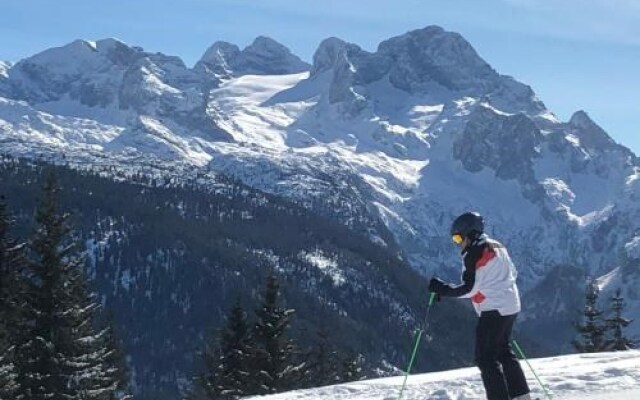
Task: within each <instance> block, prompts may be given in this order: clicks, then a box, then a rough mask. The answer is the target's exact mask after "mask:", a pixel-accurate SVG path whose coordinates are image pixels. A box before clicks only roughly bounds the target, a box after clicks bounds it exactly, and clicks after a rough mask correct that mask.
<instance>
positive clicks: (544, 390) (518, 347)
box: [513, 340, 551, 399]
mask: <svg viewBox="0 0 640 400" xmlns="http://www.w3.org/2000/svg"><path fill="white" fill-rule="evenodd" d="M513 346H514V347H515V348H516V351H517V352H518V354H519V355H520V358H522V359H523V360H524V362H526V363H527V365H528V366H529V369H530V370H531V372H533V376H535V377H536V380H537V381H538V383H539V384H540V387H541V388H542V391H543V392H544V395H545V397H546V398H547V399H551V394H549V392H548V391H547V387H546V386H545V385H544V384H543V383H542V380H540V377H539V376H538V374H536V371H535V370H534V369H533V367H532V366H531V364H530V363H529V360H527V356H525V355H524V351H522V348H521V347H520V345H519V344H518V342H516V341H515V340H514V341H513Z"/></svg>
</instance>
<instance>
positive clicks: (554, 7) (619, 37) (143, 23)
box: [0, 0, 640, 154]
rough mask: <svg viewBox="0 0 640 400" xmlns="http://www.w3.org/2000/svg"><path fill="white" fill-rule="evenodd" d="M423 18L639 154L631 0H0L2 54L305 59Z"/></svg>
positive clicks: (636, 37) (639, 28) (639, 9)
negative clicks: (272, 48)
mask: <svg viewBox="0 0 640 400" xmlns="http://www.w3.org/2000/svg"><path fill="white" fill-rule="evenodd" d="M427 25H440V26H442V27H444V28H445V29H448V30H452V31H457V32H459V33H461V34H462V35H463V36H464V37H465V38H466V39H467V40H468V41H469V42H471V44H472V45H473V46H474V47H475V48H476V50H477V51H478V52H479V53H480V55H481V56H482V57H484V58H485V60H487V61H488V62H489V64H491V65H492V66H493V67H494V68H495V69H496V70H498V72H500V73H503V74H507V75H512V76H514V77H516V78H517V79H519V80H521V81H523V82H524V83H527V84H529V85H531V86H532V87H533V89H534V90H535V91H536V93H537V94H538V96H539V97H540V98H541V99H542V100H543V101H544V102H545V103H546V104H547V106H548V107H549V108H550V109H551V110H553V111H554V112H555V113H556V114H557V115H558V116H559V117H560V118H561V119H563V120H566V119H568V118H569V117H570V116H571V114H572V113H573V112H574V111H576V110H578V109H584V110H586V111H587V112H588V113H589V114H590V115H591V117H592V118H593V119H594V120H595V121H596V122H597V123H599V124H600V125H602V126H603V127H604V128H605V130H607V131H608V132H609V133H610V134H611V136H612V137H613V138H614V139H615V140H617V141H618V142H620V143H622V144H625V145H627V146H629V147H630V148H632V149H633V150H634V151H635V152H636V154H640V77H639V73H638V71H640V0H322V1H309V0H297V1H294V0H262V1H260V0H252V1H249V0H180V1H175V0H173V1H168V0H109V1H104V0H100V1H98V0H59V1H51V0H0V60H9V61H17V60H19V59H20V58H23V57H26V56H29V55H31V54H34V53H36V52H38V51H41V50H43V49H45V48H48V47H52V46H59V45H62V44H65V43H67V42H70V41H72V40H74V39H77V38H83V39H100V38H105V37H116V38H119V39H121V40H123V41H125V42H127V43H129V44H132V45H139V46H142V47H144V48H145V49H147V50H150V51H162V52H164V53H168V54H173V55H178V56H181V57H182V58H183V59H184V60H185V62H186V63H187V64H189V65H192V64H193V63H195V61H197V59H198V58H199V57H200V56H201V55H202V53H203V52H204V51H205V49H206V48H207V47H208V46H209V45H211V44H212V43H213V42H214V41H216V40H226V41H229V42H232V43H236V44H238V45H239V46H246V45H247V44H249V43H250V42H251V41H252V40H253V38H255V36H258V35H266V36H270V37H273V38H274V39H276V40H278V41H280V42H282V43H283V44H285V45H287V46H288V47H289V48H291V50H292V51H293V52H294V53H296V54H298V55H299V56H300V57H302V58H303V59H305V60H307V61H309V60H310V59H311V57H312V55H313V52H314V50H315V49H316V47H317V45H318V43H319V42H320V41H321V40H322V39H324V38H326V37H329V36H337V37H340V38H342V39H344V40H347V41H350V42H354V43H356V44H358V45H360V46H361V47H363V48H365V49H368V50H374V49H375V48H376V46H377V44H378V43H379V42H380V41H382V40H384V39H386V38H389V37H391V36H395V35H398V34H402V33H404V32H406V31H409V30H412V29H416V28H422V27H424V26H427Z"/></svg>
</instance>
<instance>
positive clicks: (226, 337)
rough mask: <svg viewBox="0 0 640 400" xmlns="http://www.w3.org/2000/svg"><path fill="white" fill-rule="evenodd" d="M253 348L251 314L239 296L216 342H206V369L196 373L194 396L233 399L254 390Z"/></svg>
mask: <svg viewBox="0 0 640 400" xmlns="http://www.w3.org/2000/svg"><path fill="white" fill-rule="evenodd" d="M251 350H252V345H251V337H250V336H249V325H248V323H247V317H246V314H245V312H244V310H243V309H242V306H241V305H240V301H239V300H238V301H236V304H235V305H234V306H233V308H232V309H231V311H230V312H229V315H228V317H227V323H226V326H225V328H224V329H223V330H222V331H221V333H220V336H219V338H216V340H215V342H214V344H213V345H210V344H209V345H205V349H204V351H203V353H202V361H203V364H204V367H205V371H204V372H203V373H202V374H200V375H199V376H198V377H196V380H195V384H196V387H195V389H194V391H193V393H191V398H192V399H220V400H231V399H238V398H240V397H242V396H246V395H248V394H251V393H249V392H248V389H249V385H248V382H249V355H250V352H251Z"/></svg>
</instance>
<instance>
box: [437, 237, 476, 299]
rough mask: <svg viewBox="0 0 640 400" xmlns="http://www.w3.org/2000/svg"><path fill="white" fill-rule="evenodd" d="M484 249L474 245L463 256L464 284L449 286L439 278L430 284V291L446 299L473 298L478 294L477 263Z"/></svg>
mask: <svg viewBox="0 0 640 400" xmlns="http://www.w3.org/2000/svg"><path fill="white" fill-rule="evenodd" d="M483 248H484V246H477V245H476V246H474V245H472V246H471V247H470V248H469V251H467V252H466V253H465V254H464V255H463V259H464V271H463V272H462V283H460V284H459V285H449V284H446V283H444V282H442V281H441V280H440V279H438V278H433V279H431V282H430V284H429V290H430V291H432V292H435V293H437V294H439V295H441V296H445V297H472V296H473V294H475V292H477V289H476V286H477V285H476V283H477V282H476V263H477V262H478V260H479V259H480V257H481V255H482V251H483Z"/></svg>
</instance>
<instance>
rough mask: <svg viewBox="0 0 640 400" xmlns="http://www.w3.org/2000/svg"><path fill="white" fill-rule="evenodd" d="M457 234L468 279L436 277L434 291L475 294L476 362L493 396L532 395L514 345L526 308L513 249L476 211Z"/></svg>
mask: <svg viewBox="0 0 640 400" xmlns="http://www.w3.org/2000/svg"><path fill="white" fill-rule="evenodd" d="M451 237H452V239H453V241H454V242H455V243H456V244H457V245H459V246H460V248H461V254H462V259H463V261H464V269H463V272H462V283H461V284H459V285H449V284H446V283H444V282H443V281H442V280H440V279H438V278H432V279H431V281H430V282H429V290H430V291H431V292H434V293H436V294H437V295H438V296H444V297H460V298H463V297H464V298H470V299H471V301H472V304H473V307H474V308H475V310H476V313H477V314H478V315H479V317H480V318H479V320H478V325H477V328H476V349H475V361H476V364H477V365H478V368H479V369H480V373H481V376H482V382H483V383H484V388H485V391H486V394H487V398H488V400H510V399H513V400H516V399H517V400H530V399H531V397H530V395H529V386H528V385H527V381H526V379H525V376H524V373H523V371H522V368H521V367H520V363H519V362H518V359H517V358H516V356H515V354H514V353H513V351H512V350H511V348H510V346H509V342H510V336H511V329H512V328H513V323H514V322H515V320H516V316H517V315H518V313H519V312H520V295H519V293H518V287H517V286H516V276H517V272H516V269H515V266H514V265H513V262H512V261H511V258H510V257H509V254H508V252H507V249H506V248H505V247H504V246H502V245H501V244H500V243H498V242H496V241H495V240H492V239H490V238H489V237H488V236H487V235H486V234H485V233H484V219H483V218H482V216H480V214H478V213H475V212H468V213H465V214H462V215H461V216H459V217H458V218H456V220H455V221H454V222H453V224H452V226H451ZM501 367H502V368H501Z"/></svg>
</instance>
